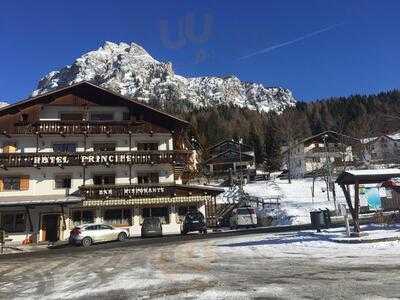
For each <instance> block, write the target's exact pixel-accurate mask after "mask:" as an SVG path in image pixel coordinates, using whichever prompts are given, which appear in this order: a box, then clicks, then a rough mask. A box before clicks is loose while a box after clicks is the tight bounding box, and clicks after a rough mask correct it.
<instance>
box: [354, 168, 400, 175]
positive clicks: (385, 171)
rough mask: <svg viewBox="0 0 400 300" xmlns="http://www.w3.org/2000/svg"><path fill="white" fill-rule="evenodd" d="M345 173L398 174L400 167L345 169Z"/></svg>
mask: <svg viewBox="0 0 400 300" xmlns="http://www.w3.org/2000/svg"><path fill="white" fill-rule="evenodd" d="M346 173H350V174H352V175H355V176H364V175H387V174H396V173H399V174H400V169H369V170H347V171H346Z"/></svg>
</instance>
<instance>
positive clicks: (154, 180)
mask: <svg viewBox="0 0 400 300" xmlns="http://www.w3.org/2000/svg"><path fill="white" fill-rule="evenodd" d="M189 126H190V124H188V123H187V122H186V121H184V120H181V119H178V118H176V117H174V116H171V115H169V114H166V113H164V112H161V111H159V110H156V109H154V108H151V107H149V106H147V105H144V104H142V103H140V102H136V101H133V100H130V99H127V98H124V97H123V96H120V95H117V94H115V93H112V92H110V91H108V90H106V89H103V88H100V87H98V86H95V85H93V84H91V83H88V82H82V83H78V84H75V85H72V86H69V87H66V88H63V89H59V90H56V91H53V92H50V93H47V94H42V95H39V96H37V97H34V98H30V99H28V100H24V101H21V102H18V103H16V104H12V105H9V106H6V107H4V108H2V109H1V110H0V134H1V136H0V146H1V149H0V227H1V228H2V229H4V230H5V231H6V232H7V233H8V235H9V237H10V238H11V239H12V240H13V242H16V243H37V242H45V241H57V240H65V239H67V238H68V237H69V232H70V230H71V229H72V228H73V227H74V226H75V225H79V224H82V223H92V222H96V223H107V224H110V225H113V226H121V227H126V228H129V230H130V234H131V236H139V235H140V232H141V224H142V222H143V218H144V217H148V216H156V217H159V218H160V219H161V221H162V224H163V225H162V226H163V233H164V234H174V233H180V228H181V222H182V218H183V216H184V215H185V213H186V212H187V210H188V209H191V208H192V209H193V208H195V209H199V210H200V211H201V212H203V214H205V216H206V218H207V223H208V225H209V226H212V225H215V197H216V195H217V194H218V193H220V192H221V191H220V190H218V189H212V188H206V187H200V186H189V185H186V184H184V181H185V180H184V178H185V174H187V173H188V172H190V171H193V169H194V168H196V164H197V162H196V160H197V158H196V156H195V151H193V149H192V148H191V145H190V143H189V141H188V138H187V130H188V128H189Z"/></svg>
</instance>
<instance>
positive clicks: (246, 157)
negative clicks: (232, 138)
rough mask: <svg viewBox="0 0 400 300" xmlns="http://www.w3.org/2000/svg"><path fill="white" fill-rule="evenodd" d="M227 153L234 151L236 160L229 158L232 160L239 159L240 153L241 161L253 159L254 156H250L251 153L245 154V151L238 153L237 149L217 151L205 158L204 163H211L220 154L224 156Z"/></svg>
mask: <svg viewBox="0 0 400 300" xmlns="http://www.w3.org/2000/svg"><path fill="white" fill-rule="evenodd" d="M227 153H234V154H235V155H236V157H237V159H236V160H231V161H232V162H233V161H239V159H240V155H242V161H253V160H254V157H253V156H251V155H248V154H245V153H241V154H240V153H239V151H234V150H226V151H224V152H221V153H218V154H217V155H214V156H213V157H211V158H209V159H207V160H206V161H205V162H204V163H205V164H209V163H212V162H213V161H215V160H216V159H218V158H219V157H221V156H224V155H225V154H227Z"/></svg>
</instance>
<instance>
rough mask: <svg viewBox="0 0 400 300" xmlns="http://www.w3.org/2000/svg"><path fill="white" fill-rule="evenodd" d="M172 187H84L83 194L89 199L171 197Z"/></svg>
mask: <svg viewBox="0 0 400 300" xmlns="http://www.w3.org/2000/svg"><path fill="white" fill-rule="evenodd" d="M174 190H175V189H174V188H173V187H172V186H166V185H165V186H163V185H122V186H118V185H113V186H89V187H86V186H83V187H82V188H81V192H82V193H83V195H84V196H85V197H86V198H87V199H98V198H100V199H104V198H112V199H129V198H141V197H156V196H158V197H159V196H171V195H173V194H174Z"/></svg>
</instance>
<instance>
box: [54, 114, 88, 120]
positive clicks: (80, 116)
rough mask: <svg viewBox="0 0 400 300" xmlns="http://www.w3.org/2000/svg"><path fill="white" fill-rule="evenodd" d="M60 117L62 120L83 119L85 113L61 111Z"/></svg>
mask: <svg viewBox="0 0 400 300" xmlns="http://www.w3.org/2000/svg"><path fill="white" fill-rule="evenodd" d="M60 119H61V121H82V120H83V114H82V113H61V114H60Z"/></svg>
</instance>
